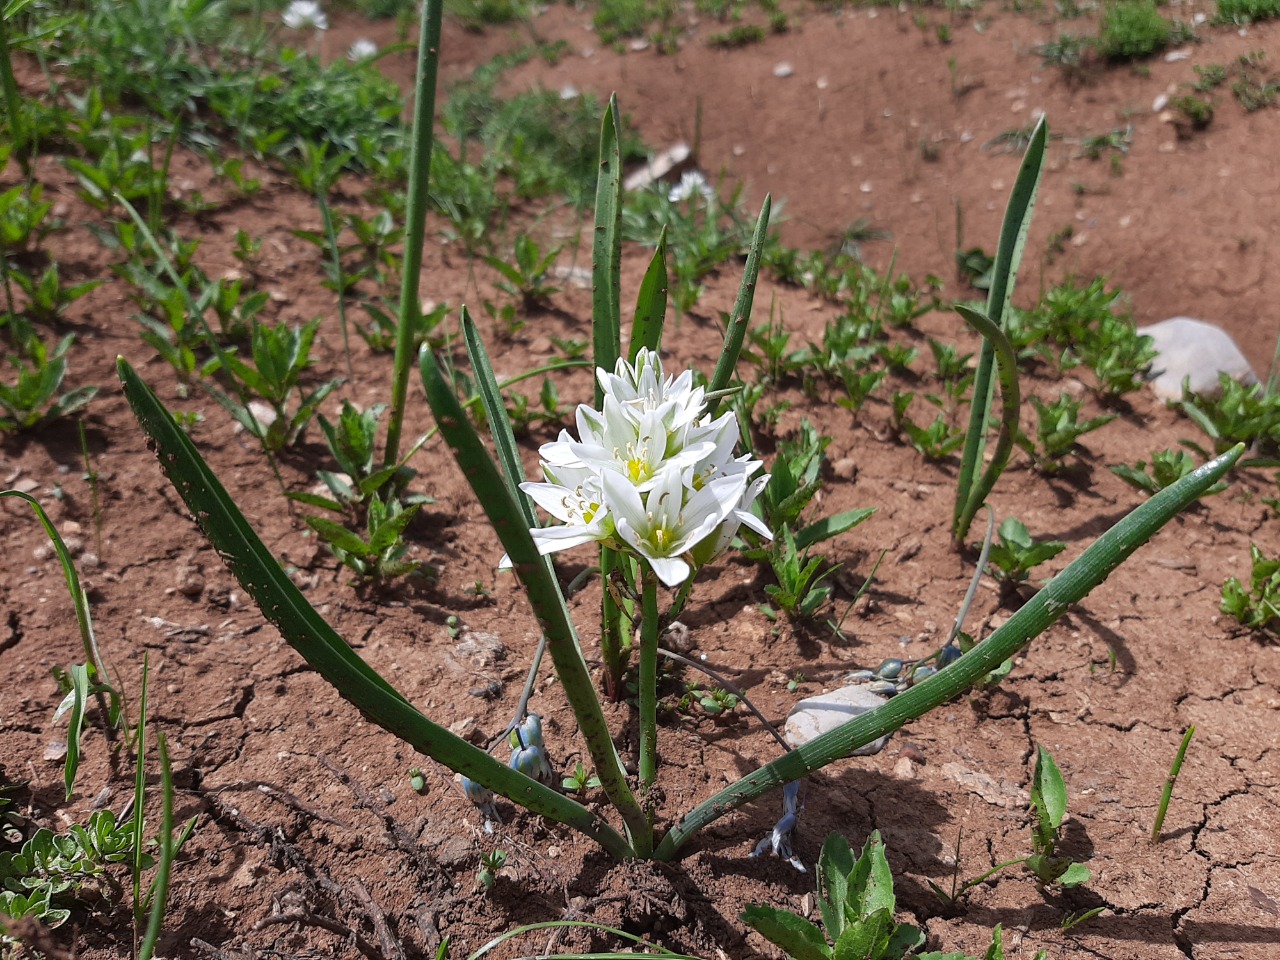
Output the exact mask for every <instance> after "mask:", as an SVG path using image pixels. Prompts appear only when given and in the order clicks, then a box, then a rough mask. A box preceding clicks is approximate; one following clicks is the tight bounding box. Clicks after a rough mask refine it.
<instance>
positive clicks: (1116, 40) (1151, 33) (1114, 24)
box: [1097, 0, 1171, 60]
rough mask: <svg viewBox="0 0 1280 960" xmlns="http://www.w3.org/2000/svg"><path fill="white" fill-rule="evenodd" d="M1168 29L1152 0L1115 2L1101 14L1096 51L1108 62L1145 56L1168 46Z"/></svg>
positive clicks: (1119, 0)
mask: <svg viewBox="0 0 1280 960" xmlns="http://www.w3.org/2000/svg"><path fill="white" fill-rule="evenodd" d="M1170 30H1171V26H1170V24H1169V21H1168V20H1166V19H1165V18H1164V17H1162V16H1161V15H1160V11H1159V9H1158V8H1157V6H1156V2H1155V0H1118V2H1116V3H1113V4H1111V5H1109V6H1107V7H1106V8H1105V9H1104V10H1103V12H1102V20H1101V23H1100V24H1099V27H1098V41H1097V43H1098V51H1099V52H1100V53H1101V54H1102V55H1103V56H1104V57H1106V58H1107V59H1108V60H1136V59H1139V58H1142V57H1149V56H1151V55H1152V54H1154V53H1158V52H1159V51H1161V50H1163V49H1164V48H1165V47H1166V46H1168V44H1169V35H1170Z"/></svg>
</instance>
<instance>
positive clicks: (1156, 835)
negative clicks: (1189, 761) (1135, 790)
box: [1151, 723, 1196, 843]
mask: <svg viewBox="0 0 1280 960" xmlns="http://www.w3.org/2000/svg"><path fill="white" fill-rule="evenodd" d="M1195 735H1196V725H1195V724H1194V723H1193V724H1192V725H1191V726H1189V727H1187V732H1186V734H1184V735H1183V737H1182V745H1181V746H1180V747H1178V755H1177V756H1175V757H1174V758H1173V766H1172V767H1170V768H1169V776H1167V777H1165V780H1164V792H1163V793H1162V794H1161V795H1160V806H1159V808H1158V809H1157V810H1156V822H1155V826H1153V827H1152V828H1151V842H1152V843H1159V842H1160V830H1161V828H1162V827H1164V815H1165V814H1166V813H1168V812H1169V801H1170V800H1171V799H1172V798H1173V785H1174V784H1175V783H1176V782H1177V780H1178V774H1179V773H1180V772H1181V770H1182V761H1183V760H1185V759H1186V757H1187V747H1189V746H1191V738H1192V737H1194V736H1195Z"/></svg>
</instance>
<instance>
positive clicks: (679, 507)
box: [520, 349, 771, 587]
mask: <svg viewBox="0 0 1280 960" xmlns="http://www.w3.org/2000/svg"><path fill="white" fill-rule="evenodd" d="M596 376H597V377H598V379H599V381H600V386H601V388H602V390H603V393H604V403H603V406H602V409H600V410H594V409H592V408H591V407H589V406H587V405H585V404H583V405H582V406H579V407H578V410H577V427H578V439H574V438H573V436H572V435H571V434H570V433H569V432H568V431H565V430H562V431H561V432H560V436H559V438H558V439H556V440H555V441H554V442H552V443H548V444H545V445H544V446H543V447H542V449H541V450H540V453H541V456H542V473H543V476H544V477H545V478H546V479H545V482H542V483H522V484H521V485H520V489H521V490H523V491H524V492H525V493H527V494H528V495H529V496H530V497H531V498H532V499H533V501H534V502H535V503H537V504H538V506H540V507H542V509H544V510H545V511H547V513H549V514H551V515H552V516H553V517H555V518H556V519H557V520H559V521H561V525H559V526H551V527H544V528H539V529H534V530H533V531H531V532H532V534H533V538H534V540H535V542H536V543H537V545H538V550H539V551H540V552H541V553H543V554H548V553H553V552H555V551H557V550H567V549H569V548H570V547H576V546H579V545H581V544H584V543H590V542H593V541H594V542H600V543H604V544H606V545H608V546H611V547H614V548H615V549H618V550H623V551H627V552H630V553H633V554H636V555H638V556H640V557H643V558H644V559H645V560H647V561H648V562H649V564H650V565H651V566H652V567H653V570H654V572H655V573H656V574H657V575H658V579H660V580H661V581H662V582H663V583H665V584H666V585H667V586H670V587H675V586H680V585H681V584H683V583H684V582H685V581H686V580H688V579H689V577H690V575H691V574H692V573H693V571H694V570H695V569H697V568H698V567H700V566H701V565H702V564H704V563H706V562H707V561H708V560H710V559H712V558H713V557H714V556H716V555H717V554H719V553H720V552H721V551H722V550H724V549H725V548H726V547H727V546H729V544H730V543H731V542H732V540H733V537H734V535H735V534H736V533H737V532H738V530H739V528H740V527H741V526H744V525H745V526H747V527H749V528H750V529H752V530H754V531H755V532H756V533H758V534H760V535H761V536H762V537H769V536H771V534H770V532H769V528H768V527H767V526H765V524H764V523H763V522H762V521H761V520H760V519H759V518H758V517H756V516H755V515H754V514H753V513H752V512H751V506H752V504H753V503H754V502H755V499H756V497H757V496H759V494H760V491H761V490H762V489H764V485H765V483H766V482H767V481H768V479H769V478H768V475H763V476H760V477H757V478H756V479H754V480H753V479H752V475H753V474H755V473H756V471H757V470H759V469H760V465H761V464H760V461H759V460H752V459H751V458H750V456H741V457H735V456H734V455H733V450H734V447H735V446H736V445H737V443H738V422H737V420H736V418H735V417H734V415H733V414H732V413H726V414H723V415H722V416H720V417H717V418H715V419H712V418H711V417H710V416H709V415H708V414H707V403H706V396H705V394H706V391H705V390H704V388H702V387H695V386H694V384H693V374H692V372H691V371H687V370H686V371H685V372H684V373H682V374H680V376H678V377H664V376H663V372H662V361H661V360H660V359H659V358H658V355H657V353H655V352H653V351H652V350H647V349H645V350H641V351H640V352H639V354H638V355H637V357H636V360H635V363H634V364H631V363H627V362H626V361H625V360H619V361H618V363H617V366H616V367H615V368H614V371H613V373H609V372H608V371H607V370H603V369H599V370H597V371H596Z"/></svg>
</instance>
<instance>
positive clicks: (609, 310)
mask: <svg viewBox="0 0 1280 960" xmlns="http://www.w3.org/2000/svg"><path fill="white" fill-rule="evenodd" d="M621 142H622V120H621V117H620V116H619V115H618V97H617V94H614V95H613V96H611V97H610V98H609V106H608V107H607V108H606V109H605V112H604V118H603V120H602V121H601V124H600V173H599V178H598V180H597V181H596V229H595V239H594V241H593V244H592V253H591V339H592V346H593V349H594V355H595V364H596V366H597V367H603V368H604V369H605V370H609V371H612V370H613V368H614V365H615V364H616V363H617V360H618V356H619V354H620V353H621V352H622V346H621V344H622V279H621V271H622V231H621V220H622V153H621V147H620V144H621ZM603 399H604V394H603V388H602V387H601V386H600V384H599V383H598V382H597V383H596V390H595V406H596V409H597V410H598V409H600V405H601V403H602V401H603Z"/></svg>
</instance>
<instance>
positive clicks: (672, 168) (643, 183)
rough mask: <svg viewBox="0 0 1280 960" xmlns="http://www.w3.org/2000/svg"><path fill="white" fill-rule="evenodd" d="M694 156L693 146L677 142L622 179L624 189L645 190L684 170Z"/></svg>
mask: <svg viewBox="0 0 1280 960" xmlns="http://www.w3.org/2000/svg"><path fill="white" fill-rule="evenodd" d="M692 156H693V148H692V147H690V146H689V145H688V144H687V143H676V144H673V145H671V146H669V147H667V149H665V150H663V151H662V152H661V153H659V154H657V155H655V156H654V158H653V159H652V160H650V161H649V162H648V163H646V164H645V165H644V166H643V167H641V168H640V169H639V170H636V171H634V172H632V173H629V174H627V177H626V179H625V180H623V181H622V188H623V189H624V190H643V189H644V188H645V187H647V186H649V185H650V184H653V183H656V182H657V181H659V180H662V179H664V178H666V177H669V176H672V175H673V174H676V173H680V172H682V170H683V169H685V167H686V165H687V164H688V163H689V162H690V158H691V157H692Z"/></svg>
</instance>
